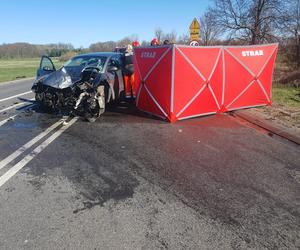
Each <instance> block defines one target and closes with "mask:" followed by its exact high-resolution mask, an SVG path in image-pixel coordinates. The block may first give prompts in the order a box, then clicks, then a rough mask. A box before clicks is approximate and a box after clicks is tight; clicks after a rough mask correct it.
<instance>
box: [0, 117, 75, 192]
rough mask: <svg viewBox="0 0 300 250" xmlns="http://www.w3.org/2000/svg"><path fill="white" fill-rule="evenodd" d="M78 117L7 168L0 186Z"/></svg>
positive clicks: (0, 178) (1, 178) (0, 180)
mask: <svg viewBox="0 0 300 250" xmlns="http://www.w3.org/2000/svg"><path fill="white" fill-rule="evenodd" d="M77 120H78V117H75V118H73V119H72V120H71V121H70V122H68V124H67V125H65V126H63V127H61V128H60V129H59V130H57V131H56V132H55V133H54V134H53V135H51V136H50V137H49V138H48V139H47V140H45V141H44V142H42V143H41V144H40V145H39V146H37V147H36V148H35V149H34V150H33V151H31V152H30V153H29V154H27V155H26V156H25V157H24V158H23V159H22V160H21V161H19V162H18V163H17V164H16V165H14V166H13V167H12V168H11V169H9V170H8V171H7V172H6V173H5V174H3V175H2V176H1V177H0V187H1V186H3V185H4V184H5V183H6V182H7V181H8V180H9V179H10V178H12V177H13V176H14V175H15V174H16V173H18V172H19V171H20V170H21V169H22V168H23V167H24V166H25V165H26V164H27V163H29V162H30V161H31V160H32V159H33V158H34V157H36V156H37V155H38V154H39V153H41V152H42V151H43V150H44V149H45V148H46V147H47V146H48V145H49V144H50V143H51V142H53V141H54V140H55V139H56V138H57V137H59V136H60V135H61V134H62V133H63V132H64V131H66V130H67V129H68V128H69V127H70V126H72V125H73V124H74V123H75V122H76V121H77Z"/></svg>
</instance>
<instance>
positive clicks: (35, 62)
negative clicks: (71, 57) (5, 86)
mask: <svg viewBox="0 0 300 250" xmlns="http://www.w3.org/2000/svg"><path fill="white" fill-rule="evenodd" d="M52 60H53V63H54V65H55V67H56V68H59V67H60V66H61V65H62V64H63V63H62V62H60V61H59V60H58V58H52ZM39 65H40V58H29V59H7V60H4V59H0V82H7V81H13V80H16V79H19V78H26V77H34V76H36V71H37V69H38V67H39Z"/></svg>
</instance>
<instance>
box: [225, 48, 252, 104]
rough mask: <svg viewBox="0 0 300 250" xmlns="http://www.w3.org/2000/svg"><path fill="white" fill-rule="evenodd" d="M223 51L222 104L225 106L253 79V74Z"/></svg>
mask: <svg viewBox="0 0 300 250" xmlns="http://www.w3.org/2000/svg"><path fill="white" fill-rule="evenodd" d="M224 53H225V90H224V106H225V107H227V105H229V104H230V103H231V102H232V101H233V100H234V99H235V98H236V97H237V96H238V95H239V94H240V93H241V92H242V91H243V90H244V89H245V88H246V87H247V86H248V85H249V83H250V82H251V81H252V80H253V76H252V75H251V74H250V73H249V72H248V71H247V70H246V69H245V68H244V67H243V66H242V65H241V64H240V63H239V62H238V61H237V60H236V59H234V58H233V57H232V56H231V55H230V54H228V53H227V52H226V51H224Z"/></svg>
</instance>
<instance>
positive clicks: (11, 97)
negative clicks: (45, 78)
mask: <svg viewBox="0 0 300 250" xmlns="http://www.w3.org/2000/svg"><path fill="white" fill-rule="evenodd" d="M29 93H32V91H27V92H24V93H21V94H17V95H13V96H10V97H6V98H4V99H0V102H4V101H7V100H10V99H13V98H16V97H19V96H22V95H27V94H29Z"/></svg>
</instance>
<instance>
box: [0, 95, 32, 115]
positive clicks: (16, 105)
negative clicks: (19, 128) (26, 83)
mask: <svg viewBox="0 0 300 250" xmlns="http://www.w3.org/2000/svg"><path fill="white" fill-rule="evenodd" d="M33 100H34V98H32V99H29V101H33ZM26 103H27V104H28V102H20V103H17V104H14V105H12V106H9V107H7V108H4V109H1V110H0V113H3V112H5V111H7V110H10V109H13V108H16V107H19V106H21V105H23V104H26Z"/></svg>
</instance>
